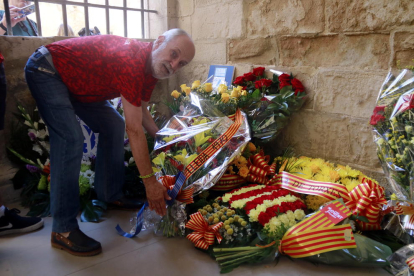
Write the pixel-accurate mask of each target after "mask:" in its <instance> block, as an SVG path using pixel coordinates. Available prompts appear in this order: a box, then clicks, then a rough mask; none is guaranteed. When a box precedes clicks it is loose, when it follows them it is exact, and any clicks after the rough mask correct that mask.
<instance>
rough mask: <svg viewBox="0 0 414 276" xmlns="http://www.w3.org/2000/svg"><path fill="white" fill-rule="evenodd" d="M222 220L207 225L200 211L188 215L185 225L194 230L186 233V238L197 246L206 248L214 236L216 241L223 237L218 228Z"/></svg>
mask: <svg viewBox="0 0 414 276" xmlns="http://www.w3.org/2000/svg"><path fill="white" fill-rule="evenodd" d="M222 225H223V222H219V223H216V224H214V225H209V224H208V222H207V221H206V220H205V219H204V217H203V215H202V214H201V213H200V212H197V213H195V214H192V215H190V221H189V222H187V224H186V225H185V227H187V228H189V229H192V230H194V232H193V233H191V234H189V235H187V239H189V240H190V241H191V242H193V243H194V245H195V246H196V247H198V248H201V249H204V250H207V249H208V247H209V246H210V245H213V244H214V241H215V238H217V241H218V243H220V242H221V240H222V239H223V238H222V236H221V235H220V233H219V232H218V230H219V229H220V227H221V226H222Z"/></svg>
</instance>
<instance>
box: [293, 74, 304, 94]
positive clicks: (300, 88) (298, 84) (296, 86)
mask: <svg viewBox="0 0 414 276" xmlns="http://www.w3.org/2000/svg"><path fill="white" fill-rule="evenodd" d="M292 88H293V90H294V91H295V95H297V94H298V93H300V92H303V91H305V88H304V87H303V85H302V83H301V82H300V80H298V79H296V78H294V79H293V80H292Z"/></svg>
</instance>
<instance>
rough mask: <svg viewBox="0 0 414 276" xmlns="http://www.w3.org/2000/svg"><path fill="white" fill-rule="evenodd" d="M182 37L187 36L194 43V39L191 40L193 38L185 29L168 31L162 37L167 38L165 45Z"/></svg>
mask: <svg viewBox="0 0 414 276" xmlns="http://www.w3.org/2000/svg"><path fill="white" fill-rule="evenodd" d="M181 35H185V36H187V37H188V38H189V39H190V40H191V41H193V39H192V38H191V36H190V35H189V34H188V33H187V32H186V31H184V30H183V29H178V28H176V29H171V30H168V31H166V32H165V33H163V34H162V36H164V37H165V40H164V43H168V42H169V41H171V40H173V39H174V38H176V37H177V36H181Z"/></svg>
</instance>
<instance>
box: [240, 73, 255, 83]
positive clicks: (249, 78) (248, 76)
mask: <svg viewBox="0 0 414 276" xmlns="http://www.w3.org/2000/svg"><path fill="white" fill-rule="evenodd" d="M243 78H244V80H245V81H254V80H255V79H256V76H255V75H253V73H251V72H249V73H246V74H244V75H243Z"/></svg>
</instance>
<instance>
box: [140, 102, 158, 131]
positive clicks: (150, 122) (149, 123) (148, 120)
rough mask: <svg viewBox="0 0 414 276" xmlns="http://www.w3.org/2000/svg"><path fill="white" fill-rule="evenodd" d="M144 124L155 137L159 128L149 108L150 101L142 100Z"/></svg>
mask: <svg viewBox="0 0 414 276" xmlns="http://www.w3.org/2000/svg"><path fill="white" fill-rule="evenodd" d="M142 125H143V126H144V128H145V130H146V131H147V132H148V133H149V135H151V136H152V137H155V134H156V133H157V132H158V130H159V128H158V126H157V125H156V124H155V122H154V119H153V118H152V116H151V113H150V111H149V110H148V102H142Z"/></svg>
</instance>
